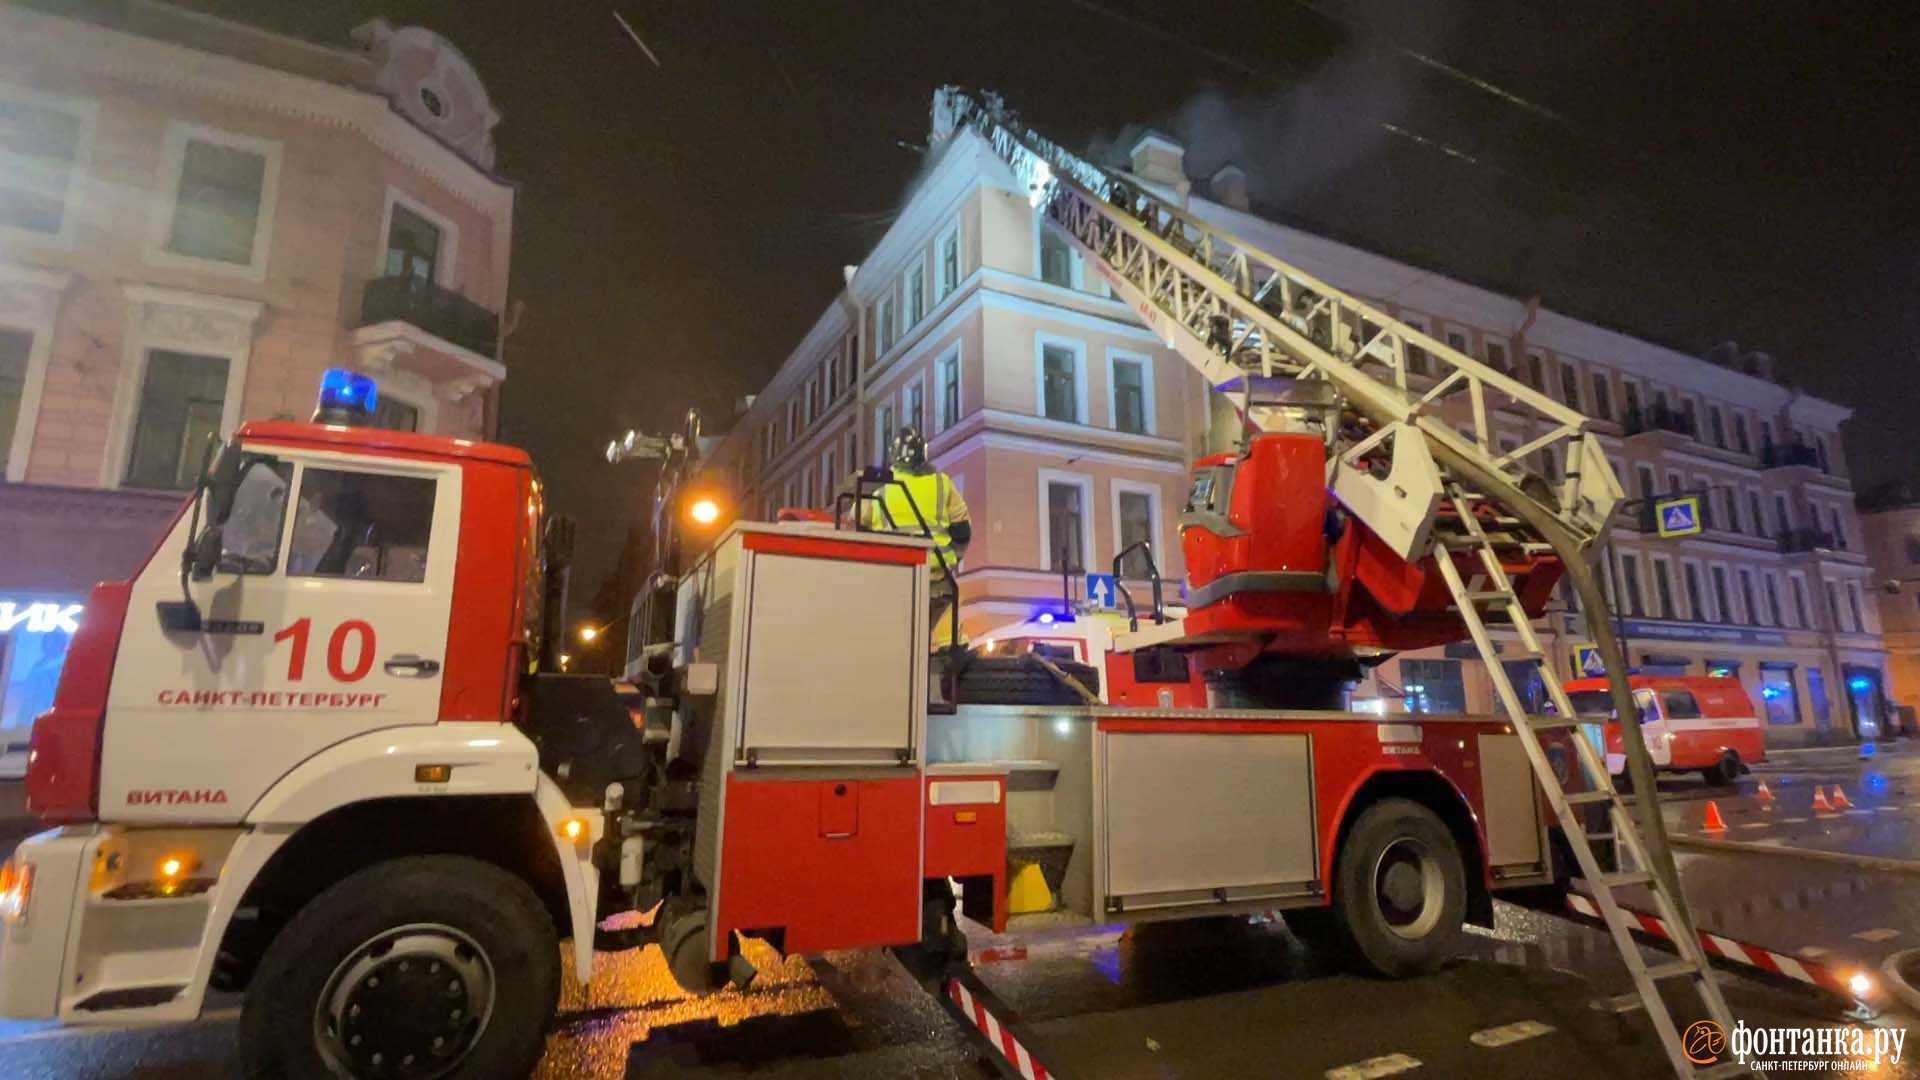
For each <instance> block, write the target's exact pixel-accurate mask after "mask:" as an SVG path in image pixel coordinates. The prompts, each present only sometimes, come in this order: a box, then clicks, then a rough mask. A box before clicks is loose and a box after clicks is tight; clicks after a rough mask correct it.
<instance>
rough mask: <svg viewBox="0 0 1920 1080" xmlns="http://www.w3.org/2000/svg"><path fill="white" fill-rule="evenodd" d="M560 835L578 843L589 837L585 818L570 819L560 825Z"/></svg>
mask: <svg viewBox="0 0 1920 1080" xmlns="http://www.w3.org/2000/svg"><path fill="white" fill-rule="evenodd" d="M560 835H561V836H563V837H565V838H566V839H568V840H572V841H574V842H575V843H578V842H579V841H580V840H582V839H583V838H585V837H586V835H587V822H586V819H584V818H577V817H570V818H568V819H567V820H565V821H563V822H561V823H560Z"/></svg>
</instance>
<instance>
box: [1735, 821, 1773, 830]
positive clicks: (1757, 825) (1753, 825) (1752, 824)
mask: <svg viewBox="0 0 1920 1080" xmlns="http://www.w3.org/2000/svg"><path fill="white" fill-rule="evenodd" d="M1768 824H1769V823H1768V822H1765V821H1743V822H1741V823H1740V827H1741V828H1743V829H1764V828H1766V827H1767V825H1768Z"/></svg>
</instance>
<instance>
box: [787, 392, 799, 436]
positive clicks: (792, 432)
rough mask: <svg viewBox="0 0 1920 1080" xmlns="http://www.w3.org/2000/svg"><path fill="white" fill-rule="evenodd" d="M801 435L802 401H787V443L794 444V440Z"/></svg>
mask: <svg viewBox="0 0 1920 1080" xmlns="http://www.w3.org/2000/svg"><path fill="white" fill-rule="evenodd" d="M799 437H800V403H799V402H797V401H789V402H787V445H788V446H792V445H793V441H794V440H795V439H797V438H799Z"/></svg>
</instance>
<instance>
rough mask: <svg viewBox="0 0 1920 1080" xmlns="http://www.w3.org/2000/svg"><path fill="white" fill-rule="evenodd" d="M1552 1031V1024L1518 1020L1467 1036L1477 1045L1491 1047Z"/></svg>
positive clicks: (1468, 1039)
mask: <svg viewBox="0 0 1920 1080" xmlns="http://www.w3.org/2000/svg"><path fill="white" fill-rule="evenodd" d="M1552 1031H1553V1026H1552V1025H1551V1024H1543V1023H1541V1022H1540V1021H1538V1020H1516V1021H1514V1022H1513V1023H1511V1024H1501V1025H1500V1026H1499V1027H1490V1028H1488V1029H1486V1030H1485V1031H1476V1032H1474V1033H1473V1034H1471V1035H1469V1036H1467V1041H1468V1042H1470V1043H1472V1044H1473V1045H1475V1046H1485V1047H1489V1048H1491V1047H1495V1046H1505V1045H1507V1044H1508V1043H1517V1042H1520V1041H1521V1040H1523V1039H1532V1038H1537V1037H1539V1036H1541V1035H1546V1034H1549V1033H1551V1032H1552Z"/></svg>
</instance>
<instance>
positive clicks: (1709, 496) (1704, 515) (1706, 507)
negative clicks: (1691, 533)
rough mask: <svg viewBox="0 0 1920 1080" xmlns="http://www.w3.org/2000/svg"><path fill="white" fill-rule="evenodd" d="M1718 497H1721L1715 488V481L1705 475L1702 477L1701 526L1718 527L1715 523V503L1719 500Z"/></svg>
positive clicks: (1705, 527) (1707, 527) (1706, 527)
mask: <svg viewBox="0 0 1920 1080" xmlns="http://www.w3.org/2000/svg"><path fill="white" fill-rule="evenodd" d="M1718 498H1719V495H1718V493H1717V492H1715V491H1714V490H1713V481H1712V480H1710V479H1707V478H1705V477H1703V478H1701V480H1700V527H1701V528H1703V529H1712V528H1717V527H1718V526H1716V525H1715V524H1714V523H1713V521H1714V511H1715V510H1716V509H1717V507H1715V506H1714V505H1713V504H1714V503H1715V502H1716V501H1717V500H1718Z"/></svg>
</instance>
